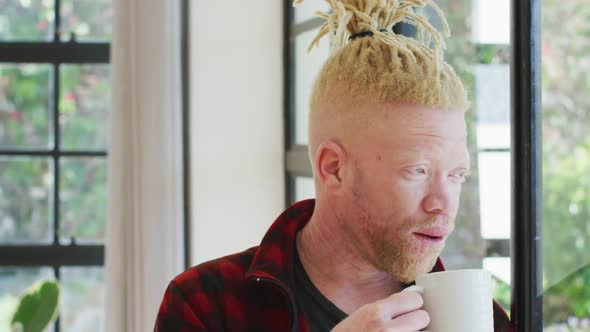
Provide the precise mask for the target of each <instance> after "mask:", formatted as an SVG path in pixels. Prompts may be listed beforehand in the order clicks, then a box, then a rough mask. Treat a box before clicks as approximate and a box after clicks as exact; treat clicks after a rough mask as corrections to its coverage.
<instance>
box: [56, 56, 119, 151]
mask: <svg viewBox="0 0 590 332" xmlns="http://www.w3.org/2000/svg"><path fill="white" fill-rule="evenodd" d="M60 81H61V95H60V101H59V121H60V132H61V148H62V149H68V150H80V149H82V150H102V149H106V146H107V143H106V137H107V132H108V115H109V112H110V108H111V88H110V86H111V85H110V67H109V65H83V66H78V65H62V66H61V67H60Z"/></svg>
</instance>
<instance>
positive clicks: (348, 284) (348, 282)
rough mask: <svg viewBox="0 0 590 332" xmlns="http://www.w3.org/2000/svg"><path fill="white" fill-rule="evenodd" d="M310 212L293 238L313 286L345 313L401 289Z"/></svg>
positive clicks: (333, 227)
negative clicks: (295, 240) (301, 228)
mask: <svg viewBox="0 0 590 332" xmlns="http://www.w3.org/2000/svg"><path fill="white" fill-rule="evenodd" d="M316 212H319V211H318V210H316V211H314V214H313V216H312V217H311V219H310V221H309V223H308V224H307V225H306V226H305V227H304V228H303V230H301V232H299V234H298V235H297V250H298V252H299V257H300V259H301V263H302V265H303V268H304V269H305V272H306V273H307V275H308V276H309V279H310V280H311V281H312V282H313V284H314V285H315V287H316V288H317V289H318V290H319V291H320V292H321V293H322V294H323V295H324V296H325V297H326V298H327V299H328V300H330V301H331V302H332V303H334V304H335V305H336V306H337V307H338V308H340V309H341V310H342V311H344V312H345V313H347V314H351V313H352V312H354V311H356V310H357V309H358V308H360V307H361V306H363V305H365V304H367V303H372V302H375V301H377V300H381V299H384V298H386V297H388V296H389V295H391V294H393V293H396V292H399V291H400V290H401V289H402V285H401V283H400V282H397V281H396V280H394V279H393V277H392V276H391V275H390V274H389V273H386V272H383V271H379V270H377V269H375V268H374V267H373V266H372V265H371V264H369V263H367V262H366V260H364V259H362V257H360V255H359V254H358V253H357V250H356V249H355V248H354V247H353V246H352V245H351V243H350V241H348V240H347V239H346V236H345V235H344V234H343V232H342V230H341V229H340V228H339V227H336V226H335V223H332V224H330V222H334V221H335V220H333V219H331V220H326V219H323V220H320V218H326V217H329V216H323V217H322V216H320V215H319V213H317V214H316Z"/></svg>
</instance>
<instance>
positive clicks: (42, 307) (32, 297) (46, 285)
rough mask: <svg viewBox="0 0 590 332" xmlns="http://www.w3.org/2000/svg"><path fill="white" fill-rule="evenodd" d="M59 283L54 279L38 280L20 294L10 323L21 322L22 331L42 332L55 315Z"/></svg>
mask: <svg viewBox="0 0 590 332" xmlns="http://www.w3.org/2000/svg"><path fill="white" fill-rule="evenodd" d="M58 308H59V285H58V284H57V283H56V282H54V281H44V282H39V283H36V284H34V285H33V286H31V288H29V289H28V290H27V291H26V292H25V294H23V295H22V296H21V300H20V303H19V305H18V307H17V309H16V312H15V313H14V317H13V318H12V325H17V324H19V323H20V324H22V327H23V329H22V331H23V332H43V330H44V329H45V328H46V327H47V326H48V325H49V324H50V323H51V322H52V321H53V320H54V319H55V318H56V317H57V313H58Z"/></svg>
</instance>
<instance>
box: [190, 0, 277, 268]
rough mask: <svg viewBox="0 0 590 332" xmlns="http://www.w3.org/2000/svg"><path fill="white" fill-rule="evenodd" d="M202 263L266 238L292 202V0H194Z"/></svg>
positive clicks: (196, 223) (196, 242)
mask: <svg viewBox="0 0 590 332" xmlns="http://www.w3.org/2000/svg"><path fill="white" fill-rule="evenodd" d="M190 7H191V13H190V21H191V26H190V36H191V37H190V44H191V49H190V52H191V56H190V61H191V73H190V79H191V82H190V85H191V91H190V94H191V96H190V103H191V133H192V137H191V163H192V168H191V172H192V174H191V175H192V183H191V195H192V201H191V205H192V212H191V213H192V225H191V228H192V231H191V236H192V239H191V241H192V248H191V253H192V255H191V256H192V258H191V261H192V263H193V264H197V263H201V262H203V261H206V260H209V259H212V258H216V257H219V256H222V255H226V254H230V253H233V252H237V251H241V250H244V249H246V248H248V247H250V246H254V245H257V244H259V242H260V240H261V238H262V236H263V235H264V233H265V231H266V230H267V228H268V227H269V226H270V224H271V223H272V222H273V221H274V219H275V218H276V216H277V215H278V214H279V213H280V212H281V211H282V210H283V208H284V201H285V199H284V196H285V188H284V175H283V91H282V86H283V69H282V52H283V51H282V29H283V27H282V24H283V23H282V1H268V0H251V1H243V0H226V1H211V0H192V1H191V3H190Z"/></svg>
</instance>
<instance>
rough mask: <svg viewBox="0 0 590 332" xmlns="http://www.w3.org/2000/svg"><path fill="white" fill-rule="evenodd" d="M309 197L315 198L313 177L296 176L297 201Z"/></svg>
mask: <svg viewBox="0 0 590 332" xmlns="http://www.w3.org/2000/svg"><path fill="white" fill-rule="evenodd" d="M308 198H315V186H314V184H313V178H309V177H303V176H297V177H295V201H296V202H297V201H301V200H304V199H308Z"/></svg>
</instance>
